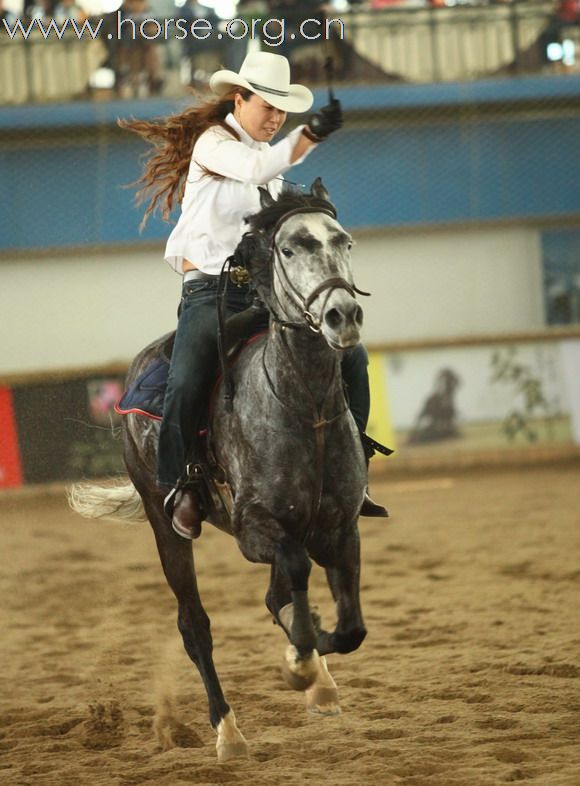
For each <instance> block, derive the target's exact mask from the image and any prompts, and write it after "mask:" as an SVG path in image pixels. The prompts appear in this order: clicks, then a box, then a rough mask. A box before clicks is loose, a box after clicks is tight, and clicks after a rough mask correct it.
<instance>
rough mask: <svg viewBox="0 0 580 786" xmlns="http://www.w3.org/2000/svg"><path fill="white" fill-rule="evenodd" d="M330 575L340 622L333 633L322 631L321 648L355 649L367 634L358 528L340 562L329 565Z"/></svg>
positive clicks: (347, 541) (323, 650) (341, 551)
mask: <svg viewBox="0 0 580 786" xmlns="http://www.w3.org/2000/svg"><path fill="white" fill-rule="evenodd" d="M326 576H327V579H328V584H329V586H330V589H331V592H332V597H333V598H334V601H335V603H336V613H337V624H336V628H335V630H334V632H333V633H330V634H328V633H324V632H323V634H321V636H320V639H322V640H321V641H320V642H319V646H320V652H321V653H324V654H326V653H329V652H340V653H346V652H352V651H353V650H356V649H358V648H359V647H360V645H361V644H362V642H363V640H364V638H365V636H366V634H367V631H366V628H365V624H364V620H363V616H362V610H361V606H360V592H359V585H360V540H359V534H358V530H357V529H356V528H355V529H354V530H353V531H352V532H351V533H350V534H349V535H348V536H347V538H346V539H345V540H344V542H343V544H342V547H341V548H340V549H339V550H338V559H337V562H336V564H335V565H333V566H330V567H327V569H326Z"/></svg>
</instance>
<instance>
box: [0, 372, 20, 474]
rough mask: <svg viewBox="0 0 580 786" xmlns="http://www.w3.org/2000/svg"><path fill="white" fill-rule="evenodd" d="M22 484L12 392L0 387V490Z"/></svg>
mask: <svg viewBox="0 0 580 786" xmlns="http://www.w3.org/2000/svg"><path fill="white" fill-rule="evenodd" d="M21 484H22V470H21V465H20V450H19V446H18V434H17V430H16V423H15V421H14V409H13V405H12V391H11V390H10V388H8V387H0V488H14V487H16V486H20V485H21Z"/></svg>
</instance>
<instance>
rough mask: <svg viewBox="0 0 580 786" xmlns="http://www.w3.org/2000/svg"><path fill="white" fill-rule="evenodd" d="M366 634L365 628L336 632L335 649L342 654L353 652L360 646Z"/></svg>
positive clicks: (334, 637) (334, 636)
mask: <svg viewBox="0 0 580 786" xmlns="http://www.w3.org/2000/svg"><path fill="white" fill-rule="evenodd" d="M366 635H367V632H366V629H365V628H358V629H355V630H349V631H348V632H347V633H335V634H334V635H333V639H334V640H333V645H334V646H333V650H334V652H340V653H341V654H342V655H344V654H346V653H347V652H353V651H354V650H357V649H358V648H359V647H360V645H361V644H362V643H363V641H364V638H365V636H366Z"/></svg>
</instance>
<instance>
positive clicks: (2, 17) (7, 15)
mask: <svg viewBox="0 0 580 786" xmlns="http://www.w3.org/2000/svg"><path fill="white" fill-rule="evenodd" d="M4 21H6V24H7V25H13V24H14V23H15V22H16V14H13V13H12V11H8V10H7V9H6V8H4V0H0V23H2V22H4Z"/></svg>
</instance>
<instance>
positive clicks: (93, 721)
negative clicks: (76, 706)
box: [83, 701, 125, 750]
mask: <svg viewBox="0 0 580 786" xmlns="http://www.w3.org/2000/svg"><path fill="white" fill-rule="evenodd" d="M89 711H90V718H89V719H88V720H87V721H86V723H85V728H84V735H83V745H84V747H85V748H89V749H91V750H104V749H106V748H115V747H116V746H117V745H120V744H121V742H122V741H123V737H124V736H125V731H124V719H123V711H122V710H121V707H120V706H119V704H118V703H117V702H116V701H112V702H110V703H109V704H102V703H101V702H96V703H95V704H89Z"/></svg>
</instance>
